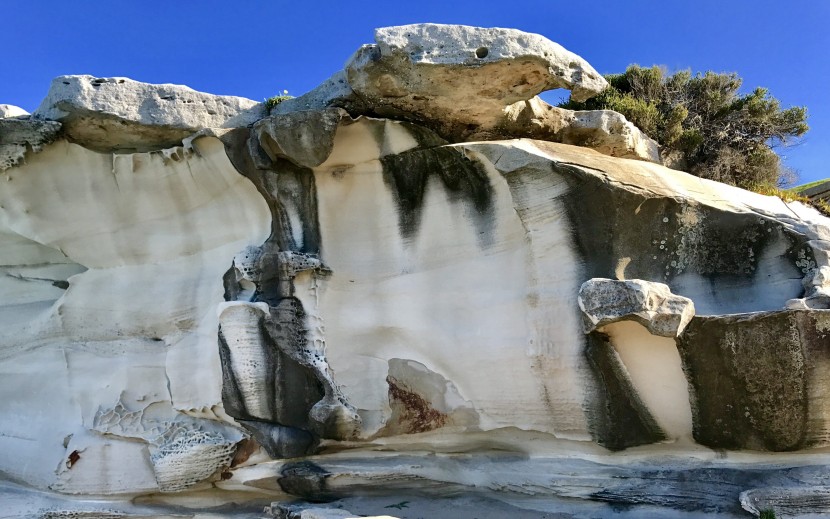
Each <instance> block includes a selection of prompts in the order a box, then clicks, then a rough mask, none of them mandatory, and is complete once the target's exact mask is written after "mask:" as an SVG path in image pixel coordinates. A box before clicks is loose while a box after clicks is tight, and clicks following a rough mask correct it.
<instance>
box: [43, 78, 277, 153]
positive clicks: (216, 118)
mask: <svg viewBox="0 0 830 519" xmlns="http://www.w3.org/2000/svg"><path fill="white" fill-rule="evenodd" d="M263 115H265V114H264V108H263V107H262V105H261V104H260V103H257V102H256V101H253V100H250V99H245V98H242V97H234V96H218V95H213V94H206V93H203V92H197V91H195V90H193V89H191V88H189V87H186V86H182V85H171V84H162V85H153V84H149V83H142V82H139V81H134V80H132V79H128V78H118V77H114V78H96V77H93V76H88V75H79V76H60V77H58V78H55V79H54V80H53V81H52V86H51V87H50V89H49V93H48V94H47V95H46V98H45V99H44V100H43V101H42V102H41V104H40V106H39V107H38V108H37V110H35V113H34V116H35V117H36V118H39V119H47V120H55V121H61V122H63V123H64V130H65V132H66V135H67V137H68V138H69V139H70V140H73V141H75V142H77V143H78V144H81V145H83V146H85V147H87V148H90V149H94V150H96V151H105V152H109V151H115V152H135V151H152V150H156V149H160V148H167V147H171V146H175V145H179V144H181V141H182V139H184V138H185V137H187V136H188V135H190V134H192V133H194V132H196V131H198V130H200V129H202V128H221V127H236V126H246V125H249V124H252V123H253V122H254V121H256V120H257V119H259V118H261V117H262V116H263Z"/></svg>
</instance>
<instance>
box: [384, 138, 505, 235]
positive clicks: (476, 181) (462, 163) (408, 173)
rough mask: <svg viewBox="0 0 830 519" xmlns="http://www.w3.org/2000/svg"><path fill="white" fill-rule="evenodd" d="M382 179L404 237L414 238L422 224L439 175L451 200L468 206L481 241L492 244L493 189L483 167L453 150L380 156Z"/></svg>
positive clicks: (460, 152)
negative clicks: (429, 193) (426, 202)
mask: <svg viewBox="0 0 830 519" xmlns="http://www.w3.org/2000/svg"><path fill="white" fill-rule="evenodd" d="M380 162H381V165H382V166H383V180H384V182H385V183H386V185H387V186H389V187H390V189H391V190H392V192H393V194H394V197H395V202H396V203H397V206H398V227H399V229H400V232H401V234H402V235H403V236H404V238H407V239H412V238H414V237H415V235H416V234H417V233H418V228H419V226H420V223H421V213H422V210H423V204H424V196H425V194H426V191H427V189H428V185H429V179H430V177H431V176H432V175H437V176H438V177H439V178H440V179H441V182H442V183H443V185H444V187H445V188H446V190H447V192H448V194H449V196H450V200H451V201H453V202H456V201H461V202H464V203H466V204H468V207H469V208H470V211H469V212H468V215H469V217H470V218H471V219H472V220H473V221H474V222H475V224H476V227H477V229H478V233H479V237H480V238H479V242H480V243H481V244H482V245H483V246H487V245H489V244H490V243H492V235H491V233H492V223H493V222H492V214H491V212H492V207H493V187H492V186H491V185H490V180H489V179H488V178H487V172H486V171H485V170H484V167H483V166H482V165H481V164H479V163H478V162H476V161H474V160H470V159H469V158H467V157H466V155H465V154H464V152H463V151H462V150H459V149H456V148H452V147H440V148H432V149H428V150H415V151H409V152H405V153H401V154H398V155H387V156H385V157H381V159H380Z"/></svg>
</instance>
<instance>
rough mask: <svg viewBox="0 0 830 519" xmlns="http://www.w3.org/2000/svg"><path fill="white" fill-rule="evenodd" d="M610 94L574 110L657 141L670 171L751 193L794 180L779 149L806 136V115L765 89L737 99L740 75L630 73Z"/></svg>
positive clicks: (572, 105)
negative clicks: (603, 113)
mask: <svg viewBox="0 0 830 519" xmlns="http://www.w3.org/2000/svg"><path fill="white" fill-rule="evenodd" d="M605 78H606V79H607V80H608V83H609V86H608V88H607V89H605V90H604V91H603V92H602V93H601V94H600V95H598V96H596V97H594V98H592V99H589V100H587V101H585V102H582V103H577V102H574V101H572V100H568V101H567V102H565V103H561V104H560V105H559V106H561V107H563V108H569V109H571V110H601V109H609V110H614V111H617V112H620V113H622V114H623V115H624V116H625V117H626V118H627V119H628V120H629V121H631V122H632V123H634V124H635V125H636V126H637V127H638V128H640V129H641V130H642V131H644V132H645V133H646V134H647V135H649V136H650V137H652V138H653V139H655V140H656V141H657V142H658V143H659V144H660V145H661V149H662V154H663V158H664V161H665V162H666V165H668V166H669V167H673V168H675V169H682V170H685V171H688V172H690V173H692V174H694V175H697V176H700V177H703V178H709V179H712V180H717V181H720V182H725V183H727V184H732V185H736V186H739V187H743V188H747V189H758V188H760V187H762V186H775V185H779V184H781V183H782V182H786V181H789V180H792V174H791V173H790V174H788V171H787V170H786V169H784V168H783V167H782V166H781V160H780V157H779V156H778V154H776V153H775V151H774V148H775V147H777V146H781V145H787V144H789V143H790V142H791V141H792V140H793V139H794V138H796V137H800V136H802V135H804V133H805V132H806V131H807V130H808V126H807V123H806V119H807V109H806V108H804V107H800V106H797V107H793V108H787V109H785V110H782V109H781V104H780V103H779V101H778V100H777V99H775V98H774V97H772V96H770V95H769V92H768V91H767V90H766V89H765V88H756V89H755V90H753V91H752V93H750V94H739V93H738V89H739V88H740V87H741V83H742V81H741V78H740V77H738V75H737V74H735V73H728V74H718V73H715V72H706V73H705V74H700V73H698V74H695V75H692V73H691V72H690V71H687V70H685V71H681V72H677V73H675V74H672V75H667V74H666V73H665V72H664V70H663V69H661V68H660V67H656V66H655V67H651V68H643V67H640V66H638V65H631V66H629V67H628V68H627V69H626V71H625V72H624V73H623V74H610V75H607V76H605Z"/></svg>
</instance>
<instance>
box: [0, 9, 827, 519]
mask: <svg viewBox="0 0 830 519" xmlns="http://www.w3.org/2000/svg"><path fill="white" fill-rule="evenodd" d="M559 87H565V88H571V89H572V90H573V91H574V93H575V95H577V96H581V97H585V96H588V95H591V94H592V93H596V92H598V91H599V90H601V89H602V87H603V82H602V78H601V77H600V76H599V75H598V74H597V73H596V72H595V71H594V70H593V69H592V68H591V67H590V65H588V64H587V63H586V62H584V61H583V60H582V59H581V58H579V57H577V56H575V55H574V54H572V53H570V52H568V51H565V50H564V49H562V48H561V47H559V46H558V45H555V44H553V43H552V42H549V41H547V40H546V39H544V38H542V37H541V36H537V35H529V34H525V33H520V32H518V31H512V30H503V29H475V28H470V27H456V26H439V25H432V24H426V25H418V26H404V27H396V28H387V29H381V30H379V31H378V32H377V34H376V44H375V45H369V46H364V47H363V48H361V49H360V50H359V51H358V52H357V53H356V54H355V56H353V57H352V59H351V60H350V61H349V62H348V64H347V66H346V69H345V71H343V72H341V73H339V74H336V75H335V76H334V77H333V78H332V79H331V80H329V81H328V82H327V83H326V84H325V85H323V86H321V87H320V88H319V89H318V90H316V91H314V92H311V93H309V94H307V95H306V96H302V97H300V98H297V99H293V100H288V101H285V102H283V103H281V104H279V105H278V106H277V107H276V108H275V109H274V110H272V113H271V114H266V113H264V108H263V107H262V106H261V105H259V104H257V103H255V102H253V101H247V100H240V99H239V98H228V97H219V96H210V95H208V94H203V93H198V92H193V91H192V90H189V89H186V88H185V87H178V86H172V85H146V84H142V83H137V82H134V81H131V80H126V79H119V78H112V79H96V78H90V77H88V76H65V77H62V78H58V79H57V80H55V83H54V84H53V88H52V90H51V91H50V93H49V95H48V97H47V100H46V101H44V103H43V105H42V106H41V108H39V109H38V111H37V112H36V113H35V114H34V115H31V116H30V115H27V114H25V113H19V112H15V111H12V110H9V109H4V110H5V112H4V113H5V115H6V116H5V117H3V118H1V119H0V153H2V155H0V157H3V160H4V162H3V164H4V166H3V171H2V172H0V272H2V274H3V276H2V277H0V373H2V375H3V376H2V377H0V391H2V395H3V398H2V399H0V417H2V420H0V475H2V478H3V480H4V481H6V482H5V483H0V496H2V497H3V500H4V501H5V502H7V503H10V504H8V505H6V506H7V507H8V510H10V511H11V513H16V511H20V515H25V514H26V513H31V511H32V510H38V512H37V513H36V514H34V516H37V517H52V516H55V517H57V516H67V515H72V516H76V515H77V516H79V517H101V516H106V517H147V516H176V517H180V516H187V517H192V516H194V515H195V514H197V513H198V514H201V515H200V517H206V516H210V515H211V514H214V515H222V516H224V515H227V514H229V513H234V514H236V515H239V516H240V517H257V516H262V511H261V510H262V506H263V504H270V503H272V502H274V504H273V506H269V513H270V514H271V515H273V516H277V517H343V516H345V515H344V513H343V512H342V511H337V509H336V507H338V506H340V507H343V508H346V509H348V510H352V511H354V512H355V513H356V514H362V515H366V514H375V515H383V514H385V513H389V512H390V509H392V511H394V508H395V507H398V509H400V510H402V509H403V508H404V507H405V506H406V503H412V507H413V508H416V507H420V508H417V509H418V510H420V514H421V515H424V516H426V515H429V516H433V517H443V516H453V517H456V516H459V512H458V511H457V509H455V508H453V507H455V506H459V503H464V504H465V506H468V507H470V509H471V510H472V511H485V510H490V511H491V513H494V512H492V510H496V511H498V513H499V514H501V516H511V517H533V516H535V515H534V514H536V515H538V513H539V511H545V512H560V513H564V514H571V515H573V516H586V515H589V516H614V515H616V516H623V517H642V516H648V515H649V514H652V515H653V516H666V515H672V514H673V515H674V516H678V517H679V516H683V515H684V514H686V515H688V516H691V515H694V514H704V513H705V514H720V515H722V516H725V517H733V516H734V517H740V516H741V515H742V514H746V513H749V512H746V510H749V511H750V512H755V513H760V511H761V510H763V509H765V508H773V509H777V510H778V511H780V512H782V513H787V514H792V515H797V514H807V513H816V514H821V513H827V512H828V511H830V505H829V504H828V503H830V500H828V499H827V490H826V489H827V488H828V487H830V480H828V478H830V476H827V473H828V472H827V470H826V468H827V465H828V463H830V458H827V456H826V454H824V449H825V448H826V447H828V446H830V413H828V412H827V409H830V400H828V399H829V398H830V396H829V395H830V391H828V382H827V373H828V369H830V310H826V308H828V306H830V305H828V297H830V296H829V295H828V294H829V292H828V278H830V276H828V272H829V271H830V257H828V256H830V220H828V219H827V218H825V217H823V216H821V215H820V214H818V213H817V212H816V211H815V210H813V209H811V208H808V207H806V206H802V205H799V204H785V203H784V202H782V201H781V200H779V199H776V198H772V197H765V196H761V195H757V194H753V193H749V192H746V191H743V190H740V189H737V188H733V187H729V186H725V185H722V184H718V183H715V182H711V181H706V180H702V179H699V178H696V177H692V176H690V175H687V174H685V173H682V172H678V171H674V170H670V169H667V168H664V167H662V166H660V165H658V164H654V163H652V162H650V161H657V160H659V154H658V153H657V150H656V147H654V146H652V145H651V144H649V143H648V141H646V140H645V139H647V138H645V137H644V136H639V133H637V132H634V131H633V130H631V128H633V126H631V125H630V123H628V122H626V121H625V120H624V119H622V117H621V116H619V114H614V113H613V112H596V113H593V112H576V113H569V112H567V111H562V110H559V109H555V108H553V107H548V106H545V105H543V104H542V102H541V101H540V100H539V99H538V98H536V97H535V96H536V94H538V93H539V92H541V91H543V90H545V89H550V88H559ZM602 135H605V136H606V137H605V138H600V137H601V136H602ZM505 137H508V138H511V139H512V138H514V137H520V138H518V139H512V140H500V139H503V138H505ZM468 138H474V139H475V141H474V142H473V141H470V140H468ZM615 139H616V140H615ZM567 142H572V143H575V144H580V145H582V147H578V146H574V145H570V144H566V143H567ZM603 143H604V144H603ZM652 144H653V143H652ZM584 146H592V147H596V150H593V149H588V148H586V147H584ZM620 156H636V157H638V158H645V159H648V160H645V161H643V160H627V159H623V158H619V157H620ZM67 496H68V497H67ZM439 497H440V498H442V499H444V500H442V501H438V503H449V504H447V505H442V504H438V505H436V504H434V503H435V502H433V504H431V505H430V504H429V503H430V501H429V500H430V499H434V498H439ZM102 498H103V499H104V500H103V501H102ZM426 498H429V499H426ZM298 499H299V500H305V501H310V502H315V503H318V504H316V505H313V506H312V505H308V506H306V505H304V504H303V503H302V502H300V503H298V502H294V501H296V500H298ZM335 500H339V501H338V502H337V503H331V501H335ZM320 502H323V503H324V504H319V503H320ZM805 502H807V503H810V506H811V507H812V508H810V509H808V507H805V506H804V503H805ZM102 503H106V504H102ZM494 503H495V504H494ZM216 506H224V507H225V508H218V509H214V508H211V507H216ZM430 506H432V507H433V508H429V507H430ZM15 507H16V508H15ZM305 508H307V510H305ZM312 508H315V509H314V510H312ZM188 509H190V511H189V512H188V511H187V510H188ZM450 510H455V511H450ZM231 511H232V512H231ZM24 512H25V513H24ZM96 514H97V515H96ZM102 514H103V515H102ZM246 514H248V515H246ZM442 514H443V515H442ZM447 514H449V515H447ZM523 514H530V515H523Z"/></svg>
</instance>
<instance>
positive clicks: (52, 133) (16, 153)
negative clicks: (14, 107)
mask: <svg viewBox="0 0 830 519" xmlns="http://www.w3.org/2000/svg"><path fill="white" fill-rule="evenodd" d="M5 106H8V105H5ZM60 129H61V123H59V122H55V121H40V120H37V119H32V118H30V117H28V116H20V117H16V116H9V117H5V118H3V117H0V171H4V170H7V169H9V168H10V167H12V166H15V165H17V164H19V163H20V162H21V161H22V160H23V159H24V158H25V156H26V154H27V153H29V152H32V153H37V152H39V151H40V150H41V149H43V146H45V145H46V144H49V143H50V142H52V141H54V140H55V139H56V138H57V136H58V132H59V131H60Z"/></svg>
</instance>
